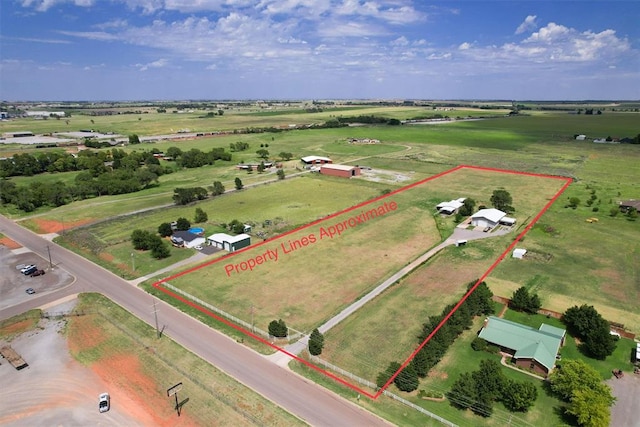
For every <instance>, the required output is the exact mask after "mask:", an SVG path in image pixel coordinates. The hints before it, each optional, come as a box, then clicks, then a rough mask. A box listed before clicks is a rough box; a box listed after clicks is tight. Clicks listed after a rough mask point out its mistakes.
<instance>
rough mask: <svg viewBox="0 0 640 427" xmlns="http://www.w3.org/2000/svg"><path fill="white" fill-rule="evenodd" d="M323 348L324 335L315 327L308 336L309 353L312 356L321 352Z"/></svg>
mask: <svg viewBox="0 0 640 427" xmlns="http://www.w3.org/2000/svg"><path fill="white" fill-rule="evenodd" d="M323 348H324V336H323V335H322V334H321V333H320V331H319V330H318V329H317V328H316V329H314V330H313V331H312V332H311V335H310V336H309V354H311V355H312V356H318V355H320V354H321V353H322V349H323Z"/></svg>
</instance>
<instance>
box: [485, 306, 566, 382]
mask: <svg viewBox="0 0 640 427" xmlns="http://www.w3.org/2000/svg"><path fill="white" fill-rule="evenodd" d="M478 336H479V337H480V338H482V339H484V340H486V341H488V342H489V343H491V344H494V345H497V346H498V347H500V350H501V351H502V352H505V353H508V354H510V355H511V357H513V359H514V360H515V363H516V365H517V366H520V367H522V368H524V369H529V370H532V371H534V372H535V373H538V374H541V375H544V376H546V375H548V374H549V372H551V370H552V369H553V367H554V366H555V363H556V355H557V354H558V350H559V349H560V347H561V346H562V345H564V339H565V336H566V331H565V330H564V329H561V328H557V327H555V326H551V325H547V324H545V323H543V324H541V325H540V327H539V328H538V329H534V328H531V327H529V326H525V325H522V324H520V323H516V322H511V321H509V320H505V319H501V318H499V317H495V316H491V317H488V318H487V320H486V321H485V324H484V327H483V328H482V330H481V331H480V333H479V334H478Z"/></svg>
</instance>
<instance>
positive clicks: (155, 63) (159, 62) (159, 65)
mask: <svg viewBox="0 0 640 427" xmlns="http://www.w3.org/2000/svg"><path fill="white" fill-rule="evenodd" d="M167 65H169V61H168V60H166V59H165V58H162V59H158V60H157V61H153V62H149V63H148V64H136V67H137V68H138V69H139V70H140V71H147V70H148V69H149V68H164V67H166V66H167Z"/></svg>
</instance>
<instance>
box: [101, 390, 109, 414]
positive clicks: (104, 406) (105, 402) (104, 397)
mask: <svg viewBox="0 0 640 427" xmlns="http://www.w3.org/2000/svg"><path fill="white" fill-rule="evenodd" d="M110 407H111V397H109V393H102V394H101V395H100V397H99V398H98V410H99V411H100V412H107V411H108V410H109V408H110Z"/></svg>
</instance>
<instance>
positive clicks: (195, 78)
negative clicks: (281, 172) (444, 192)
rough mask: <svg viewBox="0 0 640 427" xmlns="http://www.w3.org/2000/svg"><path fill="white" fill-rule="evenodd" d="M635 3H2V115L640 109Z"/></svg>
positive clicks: (638, 7) (639, 9)
mask: <svg viewBox="0 0 640 427" xmlns="http://www.w3.org/2000/svg"><path fill="white" fill-rule="evenodd" d="M638 17H640V2H638V1H632V0H629V1H615V0H610V1H591V0H582V1H544V0H538V1H506V0H505V1H488V2H487V1H463V2H459V1H445V0H440V1H434V2H429V1H424V0H1V1H0V99H1V100H12V101H15V100H142V99H144V100H161V99H174V100H177V99H180V100H183V99H354V98H358V99H381V98H384V99H514V100H525V99H527V100H528V99H538V100H563V99H566V100H584V99H636V100H637V99H640V25H638V22H639V21H638Z"/></svg>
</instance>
